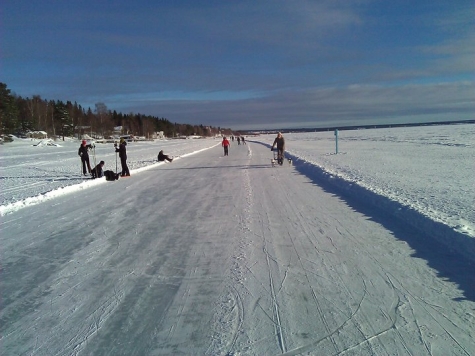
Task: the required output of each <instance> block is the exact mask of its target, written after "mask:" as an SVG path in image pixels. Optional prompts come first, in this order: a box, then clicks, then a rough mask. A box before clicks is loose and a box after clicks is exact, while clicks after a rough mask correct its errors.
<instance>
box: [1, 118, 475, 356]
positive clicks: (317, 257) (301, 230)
mask: <svg viewBox="0 0 475 356" xmlns="http://www.w3.org/2000/svg"><path fill="white" fill-rule="evenodd" d="M474 134H475V125H450V126H429V127H411V128H393V129H374V130H359V131H340V133H339V153H338V154H335V136H334V134H333V132H320V133H299V134H286V135H285V138H286V142H287V152H288V155H289V157H291V158H292V165H289V164H288V163H287V162H286V163H285V164H284V166H283V167H274V168H273V167H272V166H271V164H270V158H271V156H272V154H271V152H270V150H269V146H270V144H271V143H272V141H273V139H274V135H263V136H259V137H249V138H248V143H247V145H240V146H238V145H237V142H233V143H232V146H231V149H230V155H229V157H223V156H222V148H221V146H220V141H219V140H216V139H200V140H168V141H155V142H137V143H130V144H129V145H128V156H129V159H128V162H129V168H130V169H131V174H132V177H131V178H124V179H120V180H119V181H117V182H106V181H105V180H104V179H97V180H84V179H83V177H82V176H81V174H80V160H79V157H78V156H77V149H78V147H79V142H78V141H64V142H63V141H61V142H57V143H56V144H58V146H49V145H44V143H45V142H44V141H43V142H42V144H39V145H38V141H34V142H33V141H24V140H16V141H15V142H13V143H8V144H4V145H2V146H0V153H1V154H0V167H1V178H2V179H1V181H2V186H1V189H2V195H1V201H0V203H1V206H0V213H1V215H2V220H1V226H2V228H1V234H0V246H1V262H2V267H1V268H2V269H1V278H0V291H1V314H0V316H1V318H0V332H1V339H0V351H1V353H2V354H5V355H13V354H15V355H16V354H30V355H72V354H74V355H76V354H77V355H98V354H100V355H174V354H207V355H270V354H287V355H297V354H310V355H361V354H364V355H388V354H417V355H472V354H475V342H474V341H473V340H474V338H475V335H474V329H473V325H474V322H475V315H474V309H475V303H474V302H475V284H474V283H475V277H474V273H473V271H474V265H473V264H474V260H475V259H474V256H475V247H474V241H475V240H474V227H475V216H474V209H473V203H474V196H475V189H474V185H473V184H474V181H473V168H474V157H475V154H474V153H475V145H474V143H475V142H474V141H475V135H474ZM33 144H36V146H33ZM160 149H163V150H164V152H165V153H166V154H170V155H172V156H176V157H177V158H176V159H175V160H174V161H173V163H171V164H170V163H157V162H156V156H157V154H158V151H159V150H160ZM96 160H97V161H99V160H104V161H106V167H105V169H112V170H114V171H115V170H116V154H115V152H114V148H113V146H112V144H104V145H101V144H97V145H96ZM118 168H119V169H120V162H119V163H118Z"/></svg>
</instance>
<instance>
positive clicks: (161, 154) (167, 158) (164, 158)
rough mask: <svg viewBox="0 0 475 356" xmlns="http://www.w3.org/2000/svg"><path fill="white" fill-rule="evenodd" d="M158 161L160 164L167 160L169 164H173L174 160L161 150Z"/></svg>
mask: <svg viewBox="0 0 475 356" xmlns="http://www.w3.org/2000/svg"><path fill="white" fill-rule="evenodd" d="M157 158H158V161H159V162H163V161H165V160H167V161H168V162H171V161H173V158H170V156H168V155H166V154H164V153H163V150H161V151H160V152H158V157H157Z"/></svg>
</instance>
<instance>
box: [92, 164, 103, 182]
mask: <svg viewBox="0 0 475 356" xmlns="http://www.w3.org/2000/svg"><path fill="white" fill-rule="evenodd" d="M104 164H105V162H104V161H100V162H99V164H98V165H97V166H95V167H94V169H93V170H92V173H91V174H92V178H101V177H102V176H104V170H103V168H104Z"/></svg>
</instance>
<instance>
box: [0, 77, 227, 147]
mask: <svg viewBox="0 0 475 356" xmlns="http://www.w3.org/2000/svg"><path fill="white" fill-rule="evenodd" d="M32 131H44V132H46V133H47V134H48V137H50V138H54V139H61V138H63V139H64V137H78V138H79V137H80V136H81V135H83V134H88V135H90V136H91V137H93V138H109V137H110V136H112V135H117V134H120V135H126V134H127V135H133V136H138V137H145V138H153V137H155V135H156V133H157V132H160V131H162V132H163V135H164V136H165V137H169V138H173V137H183V136H191V135H197V136H215V135H218V134H225V135H230V134H231V130H230V129H223V128H221V127H212V126H204V125H190V124H180V123H172V122H171V121H169V120H168V119H166V118H163V117H155V116H150V115H141V114H138V113H137V114H135V113H129V114H123V113H120V112H117V111H115V110H113V111H111V110H109V109H108V108H107V106H106V104H104V103H102V102H98V103H96V104H95V108H94V109H91V108H90V107H88V108H87V109H86V108H84V107H82V106H81V105H79V104H78V103H76V102H74V103H73V102H71V101H66V102H63V101H61V100H46V99H43V98H41V97H40V96H39V95H33V97H31V98H28V97H27V98H22V97H21V96H18V95H16V94H14V93H12V92H11V90H10V89H8V88H7V85H6V84H5V83H1V82H0V135H1V136H2V137H3V136H6V135H10V134H12V135H16V136H19V137H23V136H25V135H26V134H27V133H28V132H32Z"/></svg>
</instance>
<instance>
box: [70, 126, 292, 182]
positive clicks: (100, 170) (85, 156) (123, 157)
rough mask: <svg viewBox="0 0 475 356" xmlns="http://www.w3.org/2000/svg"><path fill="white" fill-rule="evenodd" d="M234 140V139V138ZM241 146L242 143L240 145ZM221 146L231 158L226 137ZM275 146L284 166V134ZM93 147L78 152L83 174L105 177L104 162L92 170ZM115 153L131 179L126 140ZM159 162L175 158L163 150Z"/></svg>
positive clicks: (122, 174)
mask: <svg viewBox="0 0 475 356" xmlns="http://www.w3.org/2000/svg"><path fill="white" fill-rule="evenodd" d="M233 139H234V137H233ZM241 141H242V142H243V143H245V140H244V137H242V138H239V137H238V142H241ZM239 144H240V143H239ZM221 146H222V147H223V148H224V155H225V156H229V146H231V143H230V142H229V140H228V139H227V138H226V137H223V141H222V142H221ZM274 146H276V147H277V163H278V164H280V165H282V164H283V161H284V151H285V140H284V136H282V133H280V132H279V133H278V134H277V137H276V138H275V140H274V143H273V144H272V147H271V151H273V150H274ZM92 148H93V146H92V145H91V144H89V145H88V144H87V141H86V140H82V142H81V146H80V147H79V150H78V155H79V156H80V157H81V163H82V172H83V174H84V175H85V176H86V175H88V174H90V175H91V176H92V178H101V177H102V176H103V175H104V165H105V162H104V161H100V162H99V164H98V165H97V166H95V167H94V168H93V169H91V164H90V163H89V149H92ZM114 148H115V152H116V153H118V154H119V158H120V164H121V166H122V172H121V174H120V176H121V177H130V171H129V167H128V166H127V141H126V140H125V139H124V138H121V139H120V142H119V147H117V143H115V144H114ZM157 159H158V161H159V162H163V161H168V162H172V161H173V158H171V157H170V156H168V155H166V154H164V153H163V150H160V152H159V153H158V157H157Z"/></svg>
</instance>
